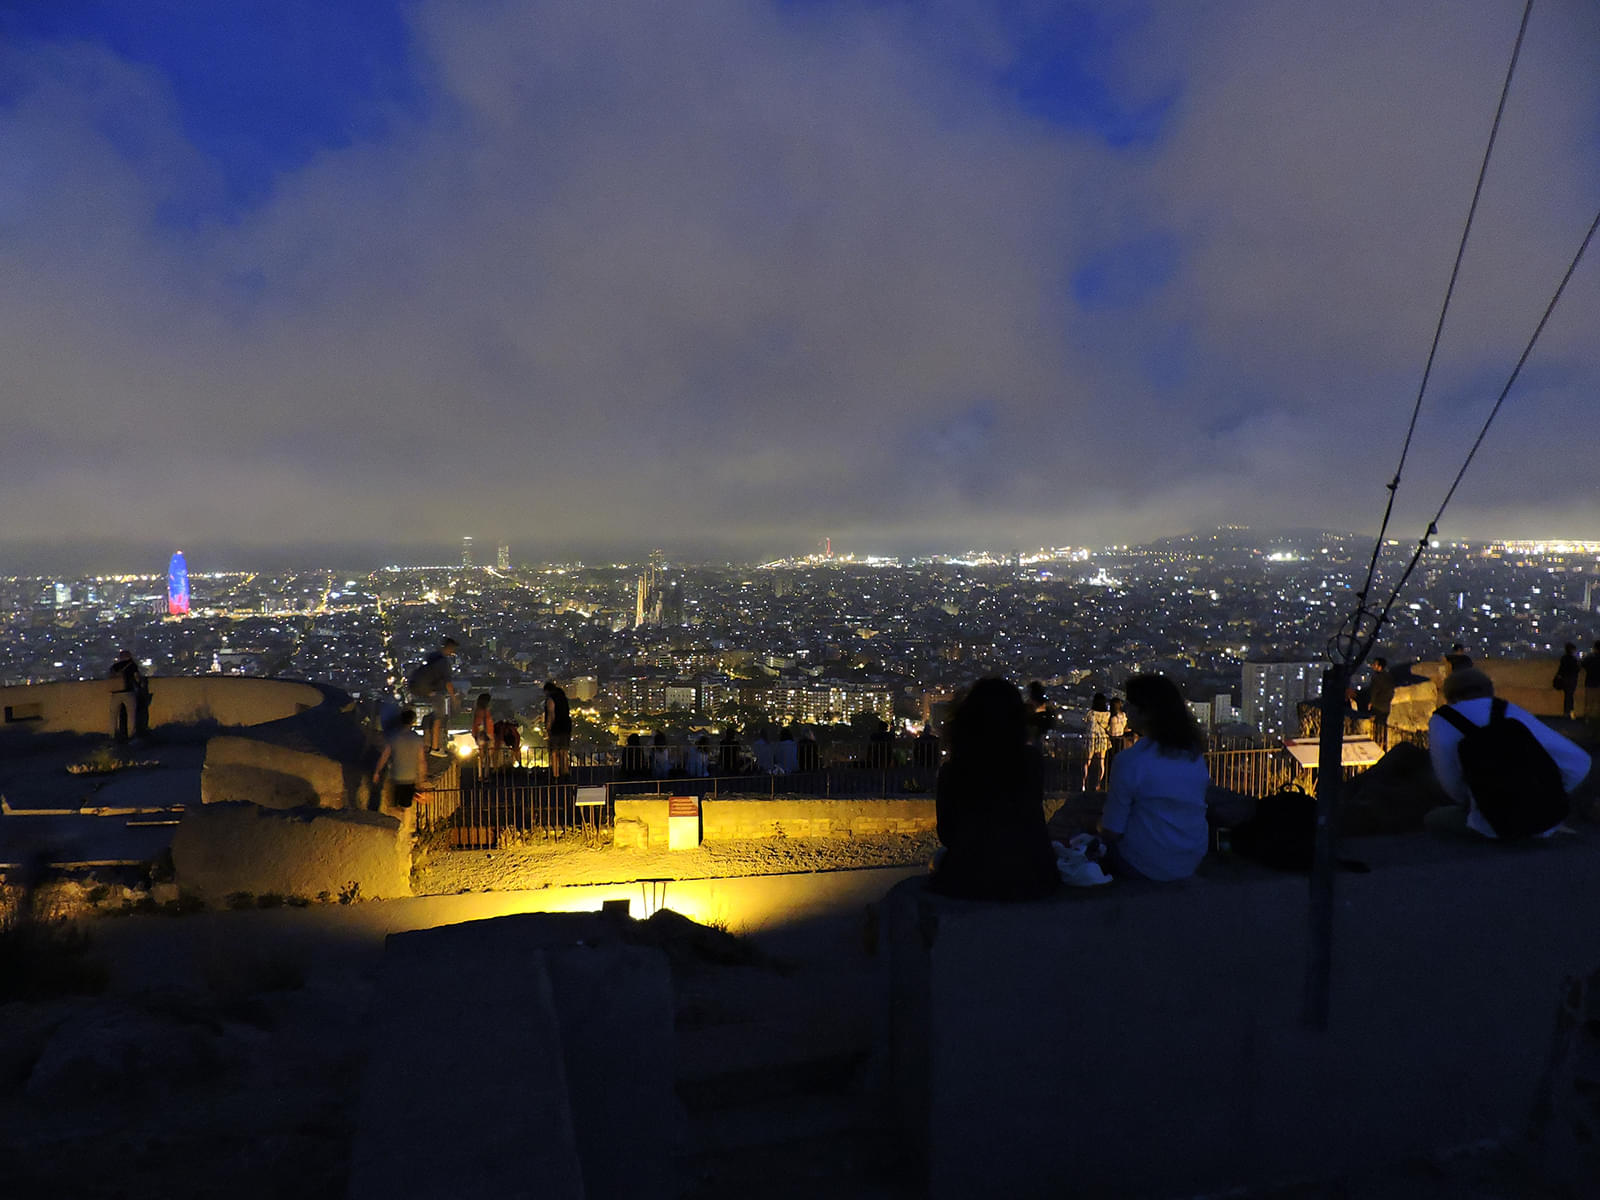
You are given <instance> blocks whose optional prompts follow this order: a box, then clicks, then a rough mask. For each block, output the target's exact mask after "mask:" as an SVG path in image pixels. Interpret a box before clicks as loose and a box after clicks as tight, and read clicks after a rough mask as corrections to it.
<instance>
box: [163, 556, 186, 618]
mask: <svg viewBox="0 0 1600 1200" xmlns="http://www.w3.org/2000/svg"><path fill="white" fill-rule="evenodd" d="M167 615H168V616H173V617H186V616H188V615H189V564H188V563H186V562H184V561H183V551H182V550H179V551H177V552H176V553H175V554H174V555H173V556H172V561H171V562H169V563H167Z"/></svg>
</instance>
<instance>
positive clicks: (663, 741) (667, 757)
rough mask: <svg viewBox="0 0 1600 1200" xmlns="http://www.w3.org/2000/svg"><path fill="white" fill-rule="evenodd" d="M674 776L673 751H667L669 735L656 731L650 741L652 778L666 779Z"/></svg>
mask: <svg viewBox="0 0 1600 1200" xmlns="http://www.w3.org/2000/svg"><path fill="white" fill-rule="evenodd" d="M671 774H672V751H670V750H669V749H667V735H666V734H665V733H663V732H662V731H661V730H659V729H658V730H656V732H655V736H654V737H653V738H651V739H650V778H652V779H665V778H666V777H667V776H669V775H671Z"/></svg>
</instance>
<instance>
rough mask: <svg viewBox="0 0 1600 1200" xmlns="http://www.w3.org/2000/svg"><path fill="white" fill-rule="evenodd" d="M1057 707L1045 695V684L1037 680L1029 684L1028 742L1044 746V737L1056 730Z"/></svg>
mask: <svg viewBox="0 0 1600 1200" xmlns="http://www.w3.org/2000/svg"><path fill="white" fill-rule="evenodd" d="M1055 723H1056V706H1055V705H1054V704H1051V703H1050V698H1049V697H1048V696H1046V695H1045V692H1044V684H1042V683H1040V682H1039V681H1038V680H1037V679H1035V680H1034V681H1033V682H1032V683H1030V684H1028V740H1029V741H1030V742H1032V743H1033V744H1034V745H1035V746H1040V747H1042V746H1043V745H1044V735H1045V734H1047V733H1049V732H1050V730H1051V729H1053V728H1055Z"/></svg>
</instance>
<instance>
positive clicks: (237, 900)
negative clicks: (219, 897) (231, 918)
mask: <svg viewBox="0 0 1600 1200" xmlns="http://www.w3.org/2000/svg"><path fill="white" fill-rule="evenodd" d="M227 905H228V907H229V908H231V909H233V910H234V911H236V912H237V911H238V910H239V909H241V908H254V907H255V906H256V898H255V897H254V896H253V895H251V894H250V893H249V892H229V893H228V899H227Z"/></svg>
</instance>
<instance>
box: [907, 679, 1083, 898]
mask: <svg viewBox="0 0 1600 1200" xmlns="http://www.w3.org/2000/svg"><path fill="white" fill-rule="evenodd" d="M947 728H948V736H949V741H950V757H949V758H948V759H947V760H946V761H945V763H944V765H943V766H942V767H941V768H940V769H939V781H938V790H937V794H936V802H935V811H936V815H937V818H938V830H939V842H940V844H941V845H942V846H943V847H944V849H943V853H942V854H941V856H940V857H939V858H938V859H937V861H936V863H935V866H934V869H933V879H932V881H931V883H930V884H929V887H930V888H931V889H932V890H934V891H936V892H940V893H943V894H944V895H947V896H961V897H964V898H966V899H970V900H1035V899H1038V898H1040V897H1043V896H1048V895H1050V894H1051V893H1052V892H1054V891H1055V890H1056V889H1057V887H1059V886H1060V882H1061V879H1060V876H1059V874H1058V873H1057V870H1056V857H1055V851H1054V850H1053V849H1052V848H1051V846H1050V837H1049V834H1048V833H1046V832H1045V824H1044V766H1043V762H1042V760H1041V758H1040V756H1039V751H1038V748H1037V747H1035V746H1032V745H1030V744H1029V742H1028V720H1027V707H1026V705H1025V704H1024V703H1023V700H1022V693H1021V692H1019V691H1018V690H1017V689H1016V686H1015V685H1013V684H1011V683H1008V682H1007V681H1006V680H1004V679H995V678H990V679H980V680H979V681H978V682H977V683H975V684H973V686H972V690H971V691H969V692H968V693H967V694H966V696H964V697H963V698H962V699H961V701H960V702H959V703H958V704H957V705H956V708H955V711H954V712H952V713H951V715H950V720H949V723H948V727H947Z"/></svg>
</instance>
